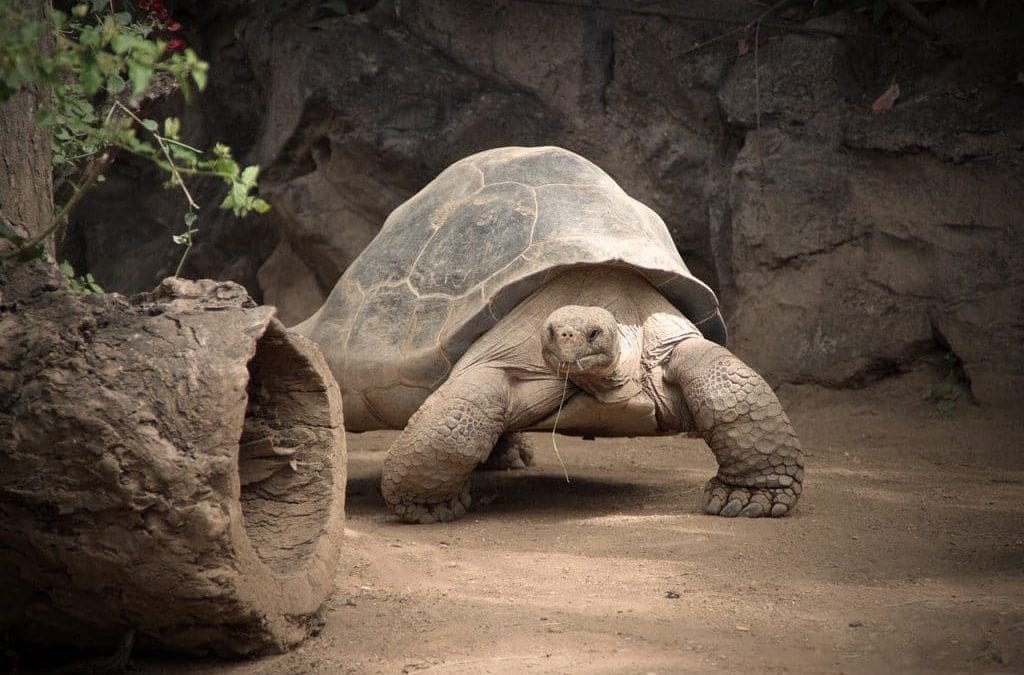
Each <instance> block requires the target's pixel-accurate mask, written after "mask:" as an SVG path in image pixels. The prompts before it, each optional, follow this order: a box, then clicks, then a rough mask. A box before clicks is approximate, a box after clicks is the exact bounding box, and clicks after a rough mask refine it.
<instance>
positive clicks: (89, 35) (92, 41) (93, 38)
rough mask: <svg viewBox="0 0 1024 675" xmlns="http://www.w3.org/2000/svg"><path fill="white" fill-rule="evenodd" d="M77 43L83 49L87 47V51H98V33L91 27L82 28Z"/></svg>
mask: <svg viewBox="0 0 1024 675" xmlns="http://www.w3.org/2000/svg"><path fill="white" fill-rule="evenodd" d="M78 43H79V44H80V45H82V46H83V47H88V48H89V49H99V46H100V33H99V31H98V30H96V29H95V28H93V27H92V26H89V27H87V28H83V29H82V32H81V33H79V34H78Z"/></svg>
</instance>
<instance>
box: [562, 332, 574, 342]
mask: <svg viewBox="0 0 1024 675" xmlns="http://www.w3.org/2000/svg"><path fill="white" fill-rule="evenodd" d="M571 337H572V331H571V330H563V331H562V339H563V340H568V339H569V338H571Z"/></svg>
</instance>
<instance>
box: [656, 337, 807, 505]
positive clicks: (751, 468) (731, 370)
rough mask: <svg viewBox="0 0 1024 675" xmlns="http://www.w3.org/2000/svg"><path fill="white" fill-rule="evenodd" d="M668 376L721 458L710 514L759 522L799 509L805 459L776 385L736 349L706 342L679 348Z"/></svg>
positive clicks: (708, 491) (707, 496) (707, 500)
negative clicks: (762, 518)
mask: <svg viewBox="0 0 1024 675" xmlns="http://www.w3.org/2000/svg"><path fill="white" fill-rule="evenodd" d="M666 377H667V378H668V379H669V380H673V381H675V383H676V384H677V385H678V386H679V387H680V389H681V390H682V392H683V396H684V398H685V399H686V403H687V406H688V407H689V409H690V413H691V415H692V416H693V419H694V421H695V423H696V426H697V430H698V431H700V432H701V434H702V435H703V436H704V440H705V441H706V442H707V444H708V446H709V447H710V448H711V450H712V452H714V454H715V458H716V459H717V460H718V475H717V476H715V477H714V478H712V479H711V480H710V481H708V483H707V485H706V486H705V488H704V500H703V504H702V506H703V509H704V512H705V513H709V514H712V515H720V516H750V517H755V516H783V515H786V514H787V513H789V512H790V511H792V510H793V508H794V507H795V506H796V503H797V500H799V498H800V493H801V492H802V490H803V478H804V463H803V454H802V452H801V451H800V441H799V440H798V439H797V437H796V432H795V431H793V427H792V425H791V424H790V423H789V418H788V417H787V416H786V413H785V412H784V411H783V410H782V406H781V405H780V404H779V400H778V398H776V396H775V392H773V391H772V390H771V387H769V386H768V383H767V382H765V381H764V379H762V378H761V376H760V375H758V374H757V373H755V372H754V371H753V370H752V369H751V368H750V367H749V366H747V365H746V364H745V363H743V362H742V361H740V360H739V359H738V358H736V357H735V356H734V355H733V354H732V352H730V351H729V350H728V349H725V348H724V347H721V346H719V345H716V344H715V343H713V342H709V341H707V340H704V339H701V338H693V339H689V340H684V341H683V342H681V343H679V345H678V346H676V348H675V350H674V351H673V354H672V357H671V360H670V361H669V364H668V368H667V369H666Z"/></svg>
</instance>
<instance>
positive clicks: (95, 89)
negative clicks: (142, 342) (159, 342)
mask: <svg viewBox="0 0 1024 675" xmlns="http://www.w3.org/2000/svg"><path fill="white" fill-rule="evenodd" d="M158 4H159V3H155V2H149V3H146V8H147V9H150V10H153V9H154V8H155V7H156V5H158ZM139 5H140V7H142V6H143V2H139ZM0 22H2V23H3V24H4V25H5V30H4V31H3V32H0V102H3V101H5V100H7V99H8V98H10V96H12V95H13V94H14V93H16V92H18V91H20V90H22V89H27V90H30V91H34V92H36V94H37V97H38V99H39V102H40V110H39V113H38V115H37V118H36V123H37V124H39V125H40V126H42V127H44V128H50V129H52V149H53V155H52V162H53V166H54V172H55V186H56V187H57V188H58V189H59V188H60V187H61V186H63V185H64V184H65V183H67V184H69V185H70V186H71V188H72V191H71V194H70V196H69V197H68V198H67V201H66V202H65V203H64V205H63V206H62V207H60V208H59V209H58V212H57V214H56V215H55V216H54V218H53V220H52V221H51V222H50V223H48V224H47V225H46V226H45V227H43V228H42V230H40V231H39V232H38V234H36V235H35V236H34V237H32V238H31V239H29V240H25V239H23V238H21V237H18V236H17V235H15V234H14V233H13V231H12V230H11V229H10V228H9V227H7V224H6V223H0V237H2V238H5V239H8V240H10V241H12V242H14V243H15V246H16V250H15V251H14V252H13V253H10V254H8V255H6V256H4V257H5V258H18V259H22V260H24V259H31V258H33V257H37V256H39V255H42V251H43V248H42V246H41V245H40V244H41V243H42V242H44V241H45V240H46V239H47V238H48V237H50V236H52V235H53V233H54V232H55V231H56V230H57V228H58V227H60V226H61V224H62V223H64V222H65V221H66V220H67V218H68V216H69V215H70V213H71V212H72V211H73V209H74V208H75V207H76V206H77V205H78V204H79V202H80V201H81V199H82V198H83V197H84V195H85V194H86V193H87V192H88V191H89V190H90V189H92V187H93V186H94V185H95V184H96V183H97V182H100V181H102V180H103V175H102V171H103V170H104V169H105V168H106V167H107V166H108V165H109V164H110V162H111V161H113V154H112V152H111V150H112V149H120V150H123V151H126V152H130V153H132V154H134V155H137V156H139V157H142V158H144V159H146V160H148V161H150V162H151V163H153V164H154V165H155V166H157V167H158V168H159V169H160V170H161V171H163V172H165V173H166V174H167V179H166V181H165V182H164V186H165V187H166V188H177V189H180V190H181V191H182V193H183V194H184V196H185V199H186V201H187V203H188V211H187V213H186V214H185V216H184V223H185V228H184V231H183V232H182V233H180V234H175V235H173V236H172V240H173V241H174V242H175V243H177V244H180V245H183V246H185V251H184V253H183V255H182V257H181V259H180V260H179V262H178V266H177V269H176V271H175V275H177V274H180V272H181V268H182V266H183V264H184V261H185V257H186V256H187V255H188V253H189V251H190V250H191V248H192V243H193V235H194V234H195V233H196V232H198V230H197V229H195V228H194V227H193V225H194V223H195V220H196V218H197V212H198V211H199V205H198V204H197V203H196V201H195V199H194V198H193V196H192V193H191V192H190V190H189V188H188V186H187V184H186V182H185V180H186V177H202V176H206V177H214V178H218V179H220V180H221V181H223V182H224V183H225V184H227V185H228V194H227V196H226V197H225V198H224V200H223V201H222V202H221V204H220V208H223V209H230V210H231V211H232V212H233V213H234V214H235V215H236V216H239V217H242V216H245V215H247V214H248V213H250V212H253V211H255V212H257V213H264V212H266V211H267V210H269V208H270V205H269V204H268V203H267V202H266V201H264V200H263V199H260V198H259V197H258V196H256V194H255V191H256V189H257V178H258V176H259V167H256V166H248V167H244V168H242V167H241V166H239V164H238V163H237V162H236V161H235V160H234V158H233V157H232V154H231V149H230V148H229V147H228V146H226V145H223V144H220V143H218V144H216V145H215V146H214V147H213V149H212V152H211V153H210V154H209V155H206V154H205V153H204V152H203V151H201V150H199V149H197V148H194V147H192V146H190V145H188V144H187V143H185V142H183V141H182V140H181V138H180V135H179V134H180V127H181V125H180V122H179V121H178V119H177V118H174V117H169V118H167V119H165V120H163V124H162V125H161V124H160V123H159V122H157V121H156V120H152V119H146V118H143V117H141V116H140V113H139V108H140V105H141V102H142V100H143V97H144V96H145V95H146V94H147V93H149V92H151V90H153V89H154V88H159V87H160V86H161V85H162V84H165V83H166V82H168V81H169V82H173V83H174V85H175V86H176V87H177V89H179V90H180V91H181V92H182V94H183V95H184V96H185V98H186V100H187V99H188V98H189V96H190V93H191V87H192V86H193V85H194V86H195V88H196V89H198V90H200V91H202V90H203V89H205V87H206V84H207V70H208V64H207V63H206V62H204V61H202V60H201V59H200V58H199V57H198V56H197V55H196V53H195V52H194V51H193V50H191V49H188V48H186V47H185V46H184V42H183V41H182V40H180V39H174V40H170V41H165V40H162V39H159V38H155V37H153V36H154V35H155V34H156V31H159V30H165V31H166V30H172V31H173V30H177V29H178V28H180V24H178V23H177V22H176V21H173V19H170V17H169V14H168V12H167V11H166V10H165V9H163V7H162V5H161V6H160V7H159V12H153V11H151V12H150V14H148V15H143V16H141V17H139V16H135V15H133V14H132V13H130V12H124V11H122V12H116V11H114V10H113V7H112V3H110V0H91V1H90V2H81V3H79V4H76V5H75V6H74V7H72V9H71V11H70V12H69V13H68V12H62V11H60V10H57V9H53V8H52V7H50V8H46V9H45V18H42V19H40V18H38V17H34V16H26V15H25V12H24V11H23V10H19V9H18V8H16V7H14V6H12V4H11V0H0ZM47 37H49V39H50V40H52V49H49V50H46V49H40V48H39V45H40V44H41V43H42V42H43V41H44V40H45V39H46V38H47ZM140 130H142V131H143V132H144V133H145V136H143V137H142V138H140ZM97 288H98V287H97Z"/></svg>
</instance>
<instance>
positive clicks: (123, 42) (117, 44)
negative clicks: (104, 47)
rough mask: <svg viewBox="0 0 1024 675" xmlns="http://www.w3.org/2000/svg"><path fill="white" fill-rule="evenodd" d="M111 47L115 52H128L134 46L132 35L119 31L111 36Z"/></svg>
mask: <svg viewBox="0 0 1024 675" xmlns="http://www.w3.org/2000/svg"><path fill="white" fill-rule="evenodd" d="M110 48H111V49H113V50H114V53H115V54H127V53H128V52H129V51H130V50H131V48H132V36H130V35H125V34H124V33H118V34H117V35H115V36H114V37H113V38H111V40H110Z"/></svg>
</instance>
